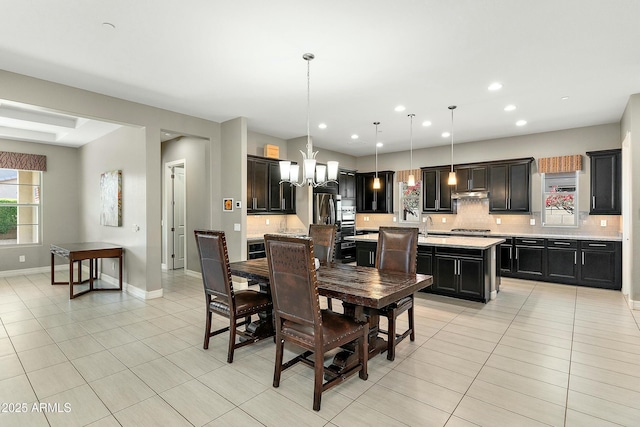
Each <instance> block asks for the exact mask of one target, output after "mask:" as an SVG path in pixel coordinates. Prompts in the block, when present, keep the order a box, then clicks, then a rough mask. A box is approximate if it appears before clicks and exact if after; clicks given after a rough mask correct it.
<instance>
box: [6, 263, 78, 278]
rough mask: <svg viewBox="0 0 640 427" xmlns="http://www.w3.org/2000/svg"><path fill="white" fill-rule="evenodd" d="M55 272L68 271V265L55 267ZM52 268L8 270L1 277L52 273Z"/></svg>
mask: <svg viewBox="0 0 640 427" xmlns="http://www.w3.org/2000/svg"><path fill="white" fill-rule="evenodd" d="M54 270H55V271H68V270H69V266H68V265H56V266H55V267H54ZM50 272H51V267H49V266H46V267H33V268H23V269H20V270H6V271H0V277H12V276H24V275H26V274H39V273H50Z"/></svg>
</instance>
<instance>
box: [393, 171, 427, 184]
mask: <svg viewBox="0 0 640 427" xmlns="http://www.w3.org/2000/svg"><path fill="white" fill-rule="evenodd" d="M412 173H413V177H414V178H415V179H416V182H418V181H420V180H421V179H422V172H421V171H420V169H412V170H409V169H407V170H404V171H397V172H396V178H397V179H398V182H407V180H408V179H409V175H411V174H412Z"/></svg>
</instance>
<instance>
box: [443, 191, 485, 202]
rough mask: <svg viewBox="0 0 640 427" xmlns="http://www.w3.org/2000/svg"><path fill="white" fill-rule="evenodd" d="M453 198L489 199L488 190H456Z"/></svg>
mask: <svg viewBox="0 0 640 427" xmlns="http://www.w3.org/2000/svg"><path fill="white" fill-rule="evenodd" d="M451 198H452V199H455V200H460V199H488V198H489V192H488V191H454V192H453V193H451Z"/></svg>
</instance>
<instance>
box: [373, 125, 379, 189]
mask: <svg viewBox="0 0 640 427" xmlns="http://www.w3.org/2000/svg"><path fill="white" fill-rule="evenodd" d="M373 124H374V125H375V127H376V177H375V178H374V179H373V189H374V190H379V189H380V178H378V125H379V124H380V122H373Z"/></svg>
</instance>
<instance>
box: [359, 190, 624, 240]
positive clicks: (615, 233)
mask: <svg viewBox="0 0 640 427" xmlns="http://www.w3.org/2000/svg"><path fill="white" fill-rule="evenodd" d="M457 203H458V206H457V214H439V213H431V214H428V216H430V217H431V219H432V220H433V225H431V223H430V222H429V223H428V225H427V226H428V229H429V230H432V231H449V230H451V229H453V228H478V229H486V230H491V231H492V232H495V233H505V234H520V233H521V234H531V233H533V234H540V235H545V234H551V235H566V236H568V237H570V236H593V237H598V236H600V237H619V236H620V234H621V233H622V221H621V217H620V216H619V215H589V212H578V215H579V221H578V226H577V227H543V226H542V222H541V215H540V212H532V213H531V214H490V213H489V200H486V199H484V200H476V199H462V200H458V201H457ZM426 216H427V214H422V218H423V219H424V218H425V217H426ZM365 217H367V218H369V221H365ZM394 218H395V219H396V221H394ZM498 219H499V220H500V224H498V223H497V222H498V221H497V220H498ZM443 220H444V221H446V222H443ZM531 220H534V221H535V224H534V225H531ZM603 220H605V221H606V224H607V225H606V226H604V227H603V226H601V221H603ZM403 225H407V226H409V225H410V224H407V223H401V222H397V215H396V214H375V215H374V214H358V215H356V227H357V228H377V227H379V226H403ZM424 225H425V223H424V222H421V223H420V228H422V227H424Z"/></svg>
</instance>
